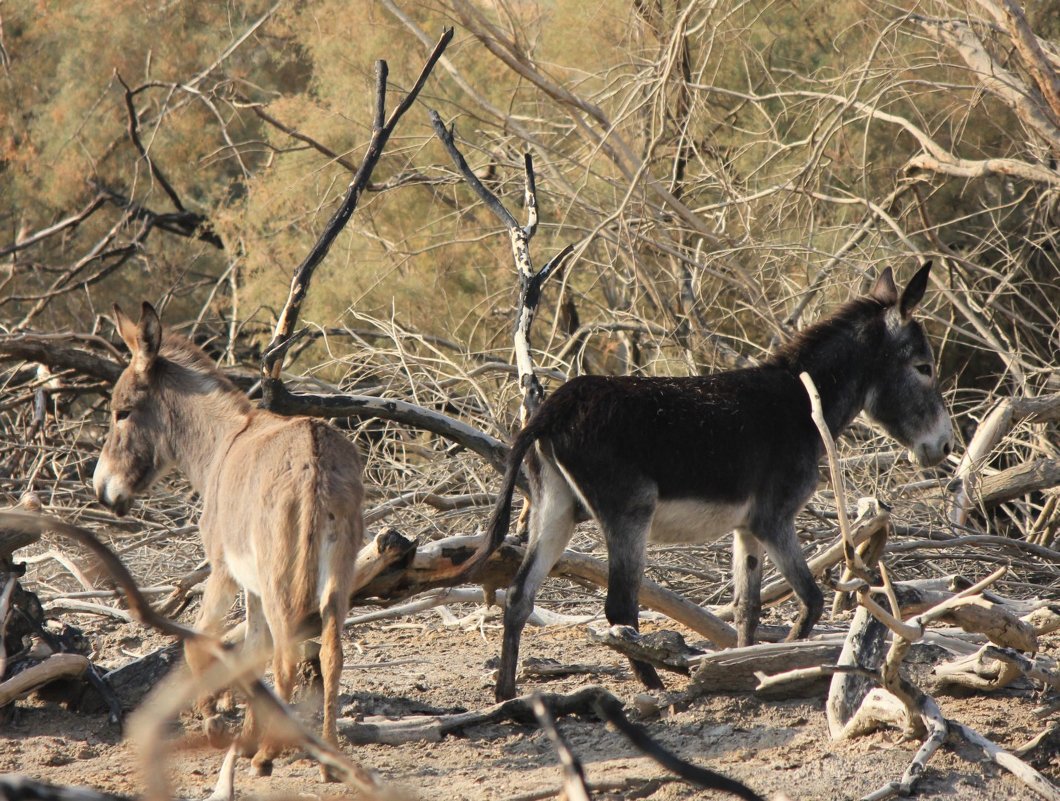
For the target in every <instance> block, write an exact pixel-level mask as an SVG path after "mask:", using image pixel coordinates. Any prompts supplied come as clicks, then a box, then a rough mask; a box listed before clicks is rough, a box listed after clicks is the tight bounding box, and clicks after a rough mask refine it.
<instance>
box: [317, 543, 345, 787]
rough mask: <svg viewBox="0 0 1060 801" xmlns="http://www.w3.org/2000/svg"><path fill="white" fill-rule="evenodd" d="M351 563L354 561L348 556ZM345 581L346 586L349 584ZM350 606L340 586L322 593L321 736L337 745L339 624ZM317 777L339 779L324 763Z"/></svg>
mask: <svg viewBox="0 0 1060 801" xmlns="http://www.w3.org/2000/svg"><path fill="white" fill-rule="evenodd" d="M350 564H351V565H352V564H353V560H352V559H350ZM352 583H353V582H352V581H351V582H347V586H350V585H352ZM349 608H350V596H349V593H348V592H345V591H343V590H341V589H339V588H332V589H331V591H330V592H327V593H326V595H325V600H324V603H323V604H322V605H321V607H320V621H321V630H320V670H321V674H322V677H323V684H324V729H323V734H324V739H325V740H326V741H327V742H329V743H331V745H334V746H336V747H337V746H338V742H339V735H338V727H337V724H336V720H337V719H338V713H339V689H340V685H339V682H340V679H341V678H342V624H343V622H344V621H345V620H346V613H347V612H348V611H349ZM320 779H321V781H325V782H333V781H338V777H337V776H335V775H333V774H332V772H331V771H330V770H328V769H327V767H325V766H324V765H321V766H320Z"/></svg>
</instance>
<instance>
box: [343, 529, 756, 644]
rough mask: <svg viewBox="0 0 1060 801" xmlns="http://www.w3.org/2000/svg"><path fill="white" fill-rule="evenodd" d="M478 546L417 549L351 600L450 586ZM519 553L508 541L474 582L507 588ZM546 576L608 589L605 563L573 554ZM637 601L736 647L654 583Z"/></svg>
mask: <svg viewBox="0 0 1060 801" xmlns="http://www.w3.org/2000/svg"><path fill="white" fill-rule="evenodd" d="M480 542H481V538H480V537H476V536H458V537H447V538H445V539H442V540H437V541H435V542H430V543H427V544H426V545H423V546H422V547H419V548H418V549H417V550H416V552H415V554H414V555H412V557H411V559H410V560H409V561H408V563H407V565H405V564H404V563H401V564H400V565H398V566H396V567H395V568H394V569H384V570H382V571H380V572H379V574H378V575H377V576H376V577H375V578H374V579H373V580H372V581H371V582H369V583H368V584H367V585H366V586H365V587H363V588H362V589H361V590H360V591H359V592H358V593H357V594H356V596H355V599H354V602H355V603H356V602H358V600H362V601H363V600H364V599H368V598H380V599H385V600H386V602H387V603H394V602H396V601H397V600H401V599H404V598H408V597H410V596H412V595H417V594H419V593H421V592H424V591H426V590H428V589H434V588H436V587H438V586H445V585H447V584H451V583H452V582H451V580H449V579H448V578H443V579H439V578H438V577H439V576H448V575H451V574H452V573H453V572H454V567H456V566H459V565H461V564H463V563H464V562H465V561H467V560H468V559H470V558H471V556H472V555H473V554H474V553H475V551H476V549H477V548H478V546H479V544H480ZM524 553H525V549H524V548H523V547H522V546H521V545H517V544H515V541H514V540H512V539H509V540H508V541H506V542H505V543H504V544H503V545H501V547H500V548H498V549H497V550H496V551H495V552H494V553H493V554H492V555H491V556H490V558H489V559H488V560H487V562H486V563H485V564H484V565H483V567H482V568H481V571H480V573H479V574H478V577H477V580H478V581H480V582H481V583H482V584H483V586H485V587H486V588H487V589H488V590H490V591H491V592H492V590H494V589H496V588H500V587H507V586H509V585H510V584H511V582H512V579H513V578H514V576H515V572H516V571H517V570H518V569H519V565H520V564H521V562H522V559H523V555H524ZM551 575H553V576H562V577H565V578H572V579H577V580H582V581H589V582H592V583H593V584H596V585H597V586H600V587H606V586H607V564H606V563H605V562H603V561H601V560H599V559H595V558H593V557H591V556H587V555H585V554H579V553H575V552H573V551H566V552H565V553H564V554H563V556H562V557H561V558H560V560H559V562H558V563H557V564H556V566H555V567H554V568H553V570H552V574H551ZM640 600H641V603H642V604H643V605H644V606H647V607H648V608H650V609H654V610H656V611H658V612H662V613H663V614H664V615H666V616H667V617H670V618H672V619H673V620H676V621H677V622H679V623H681V624H683V625H685V626H687V627H688V628H690V629H691V630H693V631H695V632H696V633H697V634H700V635H702V636H704V637H706V638H707V639H709V640H711V641H712V642H714V643H717V644H718V645H722V646H729V645H733V644H735V643H736V632H735V630H734V629H733V628H732V627H731V626H729V625H728V624H727V623H725V622H724V621H722V620H719V619H718V618H717V617H715V616H714V615H712V614H711V613H710V612H708V611H707V610H706V609H703V608H702V607H700V606H697V605H696V604H694V603H692V602H691V601H689V600H688V599H686V598H684V597H682V596H680V595H678V594H677V593H675V592H672V591H670V590H667V589H666V588H664V587H662V586H660V585H658V584H656V583H655V582H653V581H650V580H648V579H644V580H643V581H642V583H641V589H640Z"/></svg>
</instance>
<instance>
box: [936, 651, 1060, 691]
mask: <svg viewBox="0 0 1060 801" xmlns="http://www.w3.org/2000/svg"><path fill="white" fill-rule="evenodd" d="M934 673H935V676H936V677H937V678H938V680H939V686H940V687H943V688H946V689H950V688H953V687H962V688H965V689H970V690H975V691H977V692H992V691H994V690H1000V689H1002V688H1004V687H1007V686H1008V685H1010V684H1011V683H1012V682H1014V681H1015V680H1016V679H1019V678H1023V677H1026V678H1028V679H1032V680H1034V681H1037V682H1041V683H1042V684H1044V685H1046V686H1048V687H1050V688H1051V689H1053V690H1057V689H1060V675H1058V674H1057V671H1056V663H1055V662H1054V661H1053V660H1052V659H1050V658H1049V657H1043V656H1039V657H1036V658H1033V659H1032V658H1029V657H1027V656H1024V655H1023V654H1020V653H1017V652H1016V651H1014V650H1012V649H1010V648H998V647H996V646H993V645H984V646H983V647H982V648H980V649H979V650H978V651H977V652H976V653H974V654H969V655H968V656H965V657H961V658H959V659H955V660H953V661H951V662H945V663H943V664H940V665H936V666H935V669H934Z"/></svg>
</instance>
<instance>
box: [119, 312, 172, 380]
mask: <svg viewBox="0 0 1060 801" xmlns="http://www.w3.org/2000/svg"><path fill="white" fill-rule="evenodd" d="M114 326H115V328H117V329H118V335H119V336H120V337H121V338H122V341H124V342H125V345H126V346H127V347H128V348H129V352H130V353H132V362H131V364H132V367H133V369H134V370H135V371H136V372H138V373H146V372H147V371H148V370H150V369H151V365H153V364H154V363H155V358H156V357H157V356H158V349H159V348H160V347H161V345H162V321H161V320H159V319H158V312H156V311H155V307H154V306H152V305H151V304H150V303H148V302H147V301H146V300H145V301H144V304H143V308H142V309H141V311H140V322H139V323H134V322H133V321H132V320H131V319H130V318H129V317H128V316H127V315H126V314H125V312H123V311H122V310H121V306H119V305H118V304H117V303H115V304H114Z"/></svg>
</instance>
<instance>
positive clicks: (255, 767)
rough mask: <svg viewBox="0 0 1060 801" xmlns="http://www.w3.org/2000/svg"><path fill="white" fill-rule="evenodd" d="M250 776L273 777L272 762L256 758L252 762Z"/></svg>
mask: <svg viewBox="0 0 1060 801" xmlns="http://www.w3.org/2000/svg"><path fill="white" fill-rule="evenodd" d="M250 774H251V775H252V776H271V775H272V760H271V759H258V758H257V757H254V759H252V760H251V761H250Z"/></svg>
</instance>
